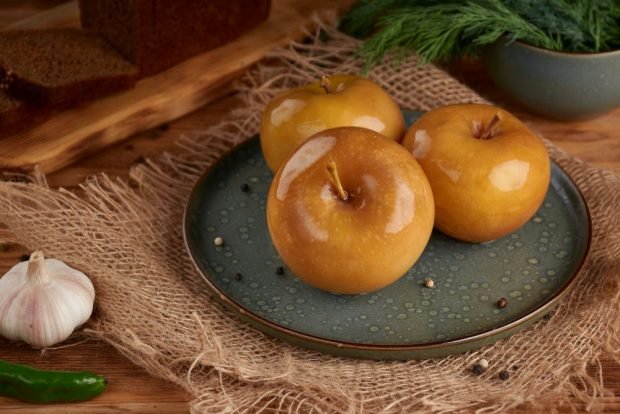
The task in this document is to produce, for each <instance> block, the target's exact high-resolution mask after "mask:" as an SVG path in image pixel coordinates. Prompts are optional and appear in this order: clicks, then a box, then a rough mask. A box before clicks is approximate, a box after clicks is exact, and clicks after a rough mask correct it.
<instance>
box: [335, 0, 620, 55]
mask: <svg viewBox="0 0 620 414" xmlns="http://www.w3.org/2000/svg"><path fill="white" fill-rule="evenodd" d="M341 29H342V30H344V31H345V32H347V33H349V34H351V35H353V36H357V37H361V38H366V41H365V42H364V44H363V46H362V47H361V49H360V53H361V55H362V56H363V57H364V58H365V59H366V61H367V64H368V65H374V64H376V63H378V62H379V61H381V59H382V58H383V56H384V55H385V54H386V53H388V52H395V53H396V54H397V55H401V56H402V55H406V54H408V53H411V52H413V51H415V52H416V53H417V54H418V55H419V56H420V57H421V59H422V61H424V62H433V61H443V60H449V59H453V58H456V57H460V56H472V55H478V54H479V53H480V51H481V48H482V47H483V46H485V45H488V44H491V43H493V42H495V41H496V40H498V39H499V38H500V37H502V36H506V37H507V38H508V39H511V40H515V39H518V40H521V41H523V42H525V43H528V44H531V45H534V46H538V47H542V48H545V49H550V50H557V51H566V52H582V53H584V52H585V53H587V52H603V51H608V50H615V49H620V1H618V0H545V1H540V0H466V1H459V0H442V1H432V0H360V1H359V2H358V3H357V4H356V5H355V7H353V9H351V11H350V12H349V13H348V14H347V15H346V16H345V17H344V18H343V20H342V22H341ZM368 36H370V37H368Z"/></svg>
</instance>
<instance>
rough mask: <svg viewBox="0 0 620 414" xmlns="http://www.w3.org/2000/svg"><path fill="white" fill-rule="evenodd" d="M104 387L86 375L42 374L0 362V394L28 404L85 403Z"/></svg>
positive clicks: (101, 380)
mask: <svg viewBox="0 0 620 414" xmlns="http://www.w3.org/2000/svg"><path fill="white" fill-rule="evenodd" d="M106 386H107V381H106V379H105V378H104V377H101V376H99V375H95V374H92V373H90V372H69V371H44V370H40V369H36V368H32V367H29V366H27V365H19V364H10V363H8V362H5V361H2V360H0V395H3V396H5V397H11V398H15V399H18V400H21V401H25V402H30V403H40V404H46V403H55V402H74V401H84V400H89V399H91V398H93V397H96V396H97V395H99V394H101V393H102V392H103V390H105V388H106Z"/></svg>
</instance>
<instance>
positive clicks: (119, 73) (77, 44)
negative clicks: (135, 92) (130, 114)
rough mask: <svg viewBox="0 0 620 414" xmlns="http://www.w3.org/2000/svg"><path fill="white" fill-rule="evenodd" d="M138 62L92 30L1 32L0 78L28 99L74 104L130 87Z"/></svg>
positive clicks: (11, 91) (16, 94)
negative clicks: (129, 58) (124, 56)
mask: <svg viewBox="0 0 620 414" xmlns="http://www.w3.org/2000/svg"><path fill="white" fill-rule="evenodd" d="M137 75H138V70H137V68H136V67H135V66H134V65H132V64H131V63H129V62H127V61H126V60H125V59H124V58H123V57H122V55H121V54H119V53H118V52H117V51H116V50H115V49H114V48H113V47H111V46H110V45H108V44H107V43H106V42H105V41H104V40H103V39H101V38H99V36H97V35H96V34H95V33H91V32H88V31H85V30H79V29H50V30H29V31H13V32H0V82H1V83H3V84H4V85H5V90H6V92H7V93H8V94H9V95H11V96H13V97H15V98H18V99H22V100H25V101H28V102H29V103H37V104H40V103H44V104H51V105H60V104H69V105H70V104H74V103H77V102H81V101H85V100H90V99H94V98H98V97H100V96H103V95H106V94H109V93H112V92H115V91H118V90H123V89H128V88H131V87H132V86H133V85H134V83H135V81H136V79H137Z"/></svg>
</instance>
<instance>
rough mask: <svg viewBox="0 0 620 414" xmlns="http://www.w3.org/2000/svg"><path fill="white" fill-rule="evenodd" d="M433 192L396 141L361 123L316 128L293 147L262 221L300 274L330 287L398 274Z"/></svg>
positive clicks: (407, 263) (407, 262)
mask: <svg viewBox="0 0 620 414" xmlns="http://www.w3.org/2000/svg"><path fill="white" fill-rule="evenodd" d="M434 211H435V210H434V205H433V194H432V192H431V187H430V185H429V183H428V180H427V179H426V177H425V176H424V172H423V171H422V168H420V166H419V165H418V163H417V162H416V161H415V159H414V158H413V157H412V156H411V154H409V153H408V152H407V151H406V150H405V149H404V148H403V147H402V146H401V145H399V144H398V143H396V142H394V141H393V140H390V139H388V138H386V137H384V136H382V135H381V134H378V133H376V132H374V131H371V130H369V129H366V128H359V127H341V128H334V129H328V130H325V131H322V132H320V133H318V134H316V135H314V136H312V137H311V138H309V139H308V140H307V141H305V142H304V143H303V144H302V145H301V146H299V147H298V148H297V149H296V150H295V151H294V152H293V154H292V155H291V156H290V158H289V159H288V160H287V161H286V162H285V163H284V164H283V165H282V167H281V168H280V169H279V170H278V172H277V174H276V176H275V178H274V180H273V182H272V184H271V187H270V189H269V195H268V201H267V224H268V228H269V233H270V235H271V239H272V241H273V243H274V245H275V247H276V250H277V251H278V253H279V254H280V256H281V257H282V260H283V261H284V262H285V263H286V264H287V266H288V267H289V268H290V269H291V270H292V271H293V272H294V273H295V274H296V275H297V276H299V278H301V279H302V280H304V281H305V282H307V283H308V284H310V285H312V286H315V287H317V288H319V289H323V290H327V291H329V292H333V293H345V294H354V293H366V292H371V291H374V290H377V289H381V288H383V287H385V286H387V285H389V284H390V283H392V282H394V281H396V280H397V279H399V278H400V277H401V276H402V275H403V274H404V273H405V272H406V271H407V270H408V269H409V268H410V267H411V266H413V264H414V263H415V261H416V260H417V259H418V257H419V256H420V255H421V254H422V251H423V250H424V247H425V246H426V244H427V243H428V240H429V237H430V235H431V231H432V229H433V218H434Z"/></svg>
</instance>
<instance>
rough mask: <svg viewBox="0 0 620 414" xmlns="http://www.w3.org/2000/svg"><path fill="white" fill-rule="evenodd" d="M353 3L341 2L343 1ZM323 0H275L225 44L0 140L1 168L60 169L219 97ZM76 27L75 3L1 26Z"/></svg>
mask: <svg viewBox="0 0 620 414" xmlns="http://www.w3.org/2000/svg"><path fill="white" fill-rule="evenodd" d="M350 3H351V1H340V2H338V4H339V5H340V7H344V6H345V5H346V4H350ZM333 4H334V3H333V2H331V1H328V0H272V8H271V13H270V15H269V19H268V20H267V21H265V22H263V23H261V24H260V25H259V26H257V27H256V28H254V29H253V30H251V31H250V32H248V33H246V34H244V35H243V36H241V37H240V38H238V39H236V40H234V41H233V42H230V43H228V44H226V45H224V46H223V47H220V48H217V49H215V50H212V51H209V52H206V53H203V54H200V55H198V56H195V57H193V58H191V59H188V60H186V61H184V62H182V63H180V64H178V65H176V66H174V67H173V68H171V69H169V70H167V71H165V72H162V73H160V74H157V75H155V76H152V77H148V78H145V79H142V80H140V81H139V82H138V83H137V84H136V85H135V87H134V88H132V89H129V90H127V91H123V92H121V93H116V94H113V95H110V96H108V97H105V98H103V99H98V100H96V101H93V102H87V103H84V104H82V105H80V106H78V107H75V108H72V109H69V110H64V111H62V112H56V113H54V114H52V115H51V116H50V117H49V118H48V119H46V120H45V121H44V122H43V123H41V124H39V125H35V126H33V127H32V128H29V129H26V130H24V131H21V132H19V133H17V134H15V135H12V136H9V137H5V138H3V139H2V140H0V168H4V169H11V170H14V171H24V172H30V171H32V169H33V168H34V166H35V165H38V166H39V168H40V169H41V171H43V172H47V173H49V172H52V171H57V170H58V169H60V168H62V167H64V166H66V165H69V164H72V163H73V162H75V161H77V160H79V159H82V158H84V157H85V156H87V155H89V154H93V153H95V152H97V151H98V150H100V149H101V148H105V147H107V146H109V145H112V144H114V143H116V142H119V141H122V140H124V139H126V138H127V137H128V136H130V135H131V134H134V133H136V132H140V131H143V130H145V129H148V128H152V127H154V126H156V125H159V124H161V123H162V122H167V121H170V120H172V119H176V118H178V117H180V116H183V115H185V114H187V113H189V112H191V111H193V110H195V109H196V108H200V107H202V106H204V105H205V104H206V103H208V102H211V101H213V100H215V99H217V98H219V97H221V96H222V95H223V94H224V93H225V92H226V91H227V85H228V84H229V83H230V81H231V80H232V79H234V78H236V77H238V76H239V75H240V74H241V73H242V72H243V71H245V70H246V69H247V68H248V67H249V66H251V65H252V64H254V63H255V62H257V61H258V60H260V59H261V58H262V57H263V56H264V55H265V53H266V52H267V51H268V50H269V49H271V48H273V47H276V46H278V45H282V44H285V43H287V42H288V41H290V40H291V39H294V38H298V37H299V36H300V35H302V34H303V32H304V30H310V29H311V28H312V26H313V25H314V22H313V19H312V14H313V13H312V12H314V11H317V12H318V11H325V10H328V9H332V8H333V7H334V6H333ZM73 26H75V27H79V11H78V5H77V1H71V2H68V3H65V4H61V5H59V6H57V7H54V8H52V9H50V10H48V11H45V12H41V13H39V14H35V15H33V16H32V17H29V18H26V19H24V20H22V21H19V22H16V23H11V24H9V25H8V26H7V27H5V30H11V29H15V28H18V29H40V28H50V27H73Z"/></svg>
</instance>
